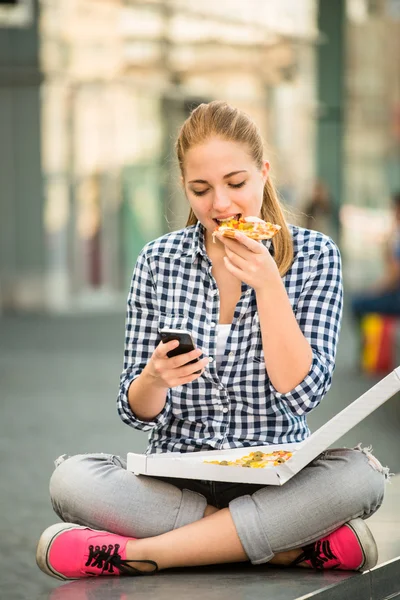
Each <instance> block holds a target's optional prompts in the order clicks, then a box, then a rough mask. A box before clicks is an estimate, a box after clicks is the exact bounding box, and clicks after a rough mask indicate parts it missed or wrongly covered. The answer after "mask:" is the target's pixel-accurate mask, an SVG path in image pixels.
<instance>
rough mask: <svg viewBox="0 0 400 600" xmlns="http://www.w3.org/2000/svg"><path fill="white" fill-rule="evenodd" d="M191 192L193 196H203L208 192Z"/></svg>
mask: <svg viewBox="0 0 400 600" xmlns="http://www.w3.org/2000/svg"><path fill="white" fill-rule="evenodd" d="M192 192H193V194H194V195H195V196H204V194H205V193H207V192H208V190H202V191H201V192H196V190H192Z"/></svg>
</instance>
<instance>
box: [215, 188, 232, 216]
mask: <svg viewBox="0 0 400 600" xmlns="http://www.w3.org/2000/svg"><path fill="white" fill-rule="evenodd" d="M230 205H231V200H230V198H229V193H228V191H227V190H224V189H218V188H216V189H215V191H214V198H213V207H214V210H215V211H216V212H218V213H222V212H223V211H224V210H226V209H227V208H229V207H230Z"/></svg>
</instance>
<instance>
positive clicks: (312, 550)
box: [290, 519, 378, 571]
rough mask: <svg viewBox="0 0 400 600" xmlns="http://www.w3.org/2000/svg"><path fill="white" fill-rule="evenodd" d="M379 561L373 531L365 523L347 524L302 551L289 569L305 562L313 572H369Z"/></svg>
mask: <svg viewBox="0 0 400 600" xmlns="http://www.w3.org/2000/svg"><path fill="white" fill-rule="evenodd" d="M377 561H378V549H377V547H376V543H375V540H374V538H373V535H372V533H371V531H370V529H369V528H368V527H367V525H366V523H365V521H363V520H362V519H353V520H352V521H349V522H348V523H345V524H344V525H343V526H342V527H339V529H336V531H333V532H332V533H330V534H329V535H327V536H326V537H324V538H321V539H320V540H318V541H317V542H313V543H312V544H308V545H307V546H304V547H303V553H302V554H301V555H300V556H299V557H298V558H296V560H295V561H293V562H292V563H291V565H290V566H295V565H298V564H299V563H301V562H306V563H307V564H308V566H310V567H313V568H314V569H341V570H343V571H367V570H368V569H372V567H374V566H375V565H376V563H377Z"/></svg>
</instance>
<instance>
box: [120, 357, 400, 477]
mask: <svg viewBox="0 0 400 600" xmlns="http://www.w3.org/2000/svg"><path fill="white" fill-rule="evenodd" d="M398 391H400V367H397V368H396V369H395V370H394V371H392V372H391V373H390V374H389V375H387V376H386V377H385V378H384V379H382V380H381V381H379V382H378V383H377V384H376V385H374V386H373V387H372V388H371V389H369V390H368V391H367V392H365V394H363V395H362V396H360V397H359V398H358V399H357V400H355V401H354V402H352V403H351V404H350V405H349V406H347V407H346V408H344V409H343V410H342V411H341V412H340V413H338V414H337V415H335V416H334V417H332V419H330V420H329V421H328V422H327V423H325V425H322V427H320V428H319V429H318V430H317V431H315V432H314V433H313V434H312V435H311V436H309V437H308V438H307V439H306V440H304V441H302V442H299V443H292V444H283V445H277V444H269V445H264V446H252V447H251V448H250V447H248V446H247V447H244V448H234V449H232V448H229V449H226V450H209V451H206V452H185V453H178V452H165V453H162V454H149V455H145V454H133V453H131V452H130V453H128V460H127V468H128V471H132V472H133V473H135V474H136V475H154V476H161V477H178V478H183V479H201V480H207V481H231V482H237V483H256V484H265V485H283V484H284V483H286V481H288V480H289V479H291V478H292V477H293V475H295V474H296V473H298V472H299V471H301V469H303V467H305V466H306V465H308V464H309V463H310V462H311V461H312V460H314V458H316V457H317V456H318V455H319V454H321V452H323V451H324V450H326V449H327V448H329V446H331V445H332V444H333V443H334V442H336V440H338V439H339V438H341V437H342V436H343V435H344V434H345V433H347V432H348V431H349V430H350V429H351V428H352V427H354V426H355V425H357V424H358V423H360V421H362V420H363V419H365V417H367V416H368V415H369V414H370V413H372V412H373V411H374V410H375V409H376V408H378V407H379V406H381V404H383V403H384V402H386V400H388V399H389V398H391V397H392V396H393V395H394V394H396V392H398ZM275 450H287V451H289V452H292V453H293V454H292V456H291V457H290V458H289V459H288V460H287V461H286V462H284V463H282V464H280V465H277V466H267V467H264V468H258V469H252V468H247V469H246V468H243V467H235V466H223V465H215V464H207V463H205V462H204V461H205V460H207V461H210V460H218V461H222V460H230V461H232V460H236V459H237V458H241V457H242V456H245V455H247V454H249V453H250V452H256V451H261V452H266V453H269V452H273V451H275Z"/></svg>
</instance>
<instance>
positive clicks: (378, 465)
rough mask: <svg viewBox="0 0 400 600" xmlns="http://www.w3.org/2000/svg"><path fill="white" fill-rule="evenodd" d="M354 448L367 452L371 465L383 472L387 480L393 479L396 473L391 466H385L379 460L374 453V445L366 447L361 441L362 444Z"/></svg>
mask: <svg viewBox="0 0 400 600" xmlns="http://www.w3.org/2000/svg"><path fill="white" fill-rule="evenodd" d="M354 450H359V451H360V452H362V453H363V454H365V456H366V457H367V458H368V463H369V464H370V465H371V467H372V468H373V469H374V470H375V471H378V472H379V473H382V474H383V475H384V477H385V480H386V481H388V482H389V483H390V479H391V477H393V475H394V473H390V469H389V467H384V466H383V465H382V464H381V463H380V462H379V460H378V459H377V458H376V457H375V456H374V455H373V454H372V446H367V447H366V448H363V447H362V445H361V443H360V444H357V446H356V447H355V448H354Z"/></svg>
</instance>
